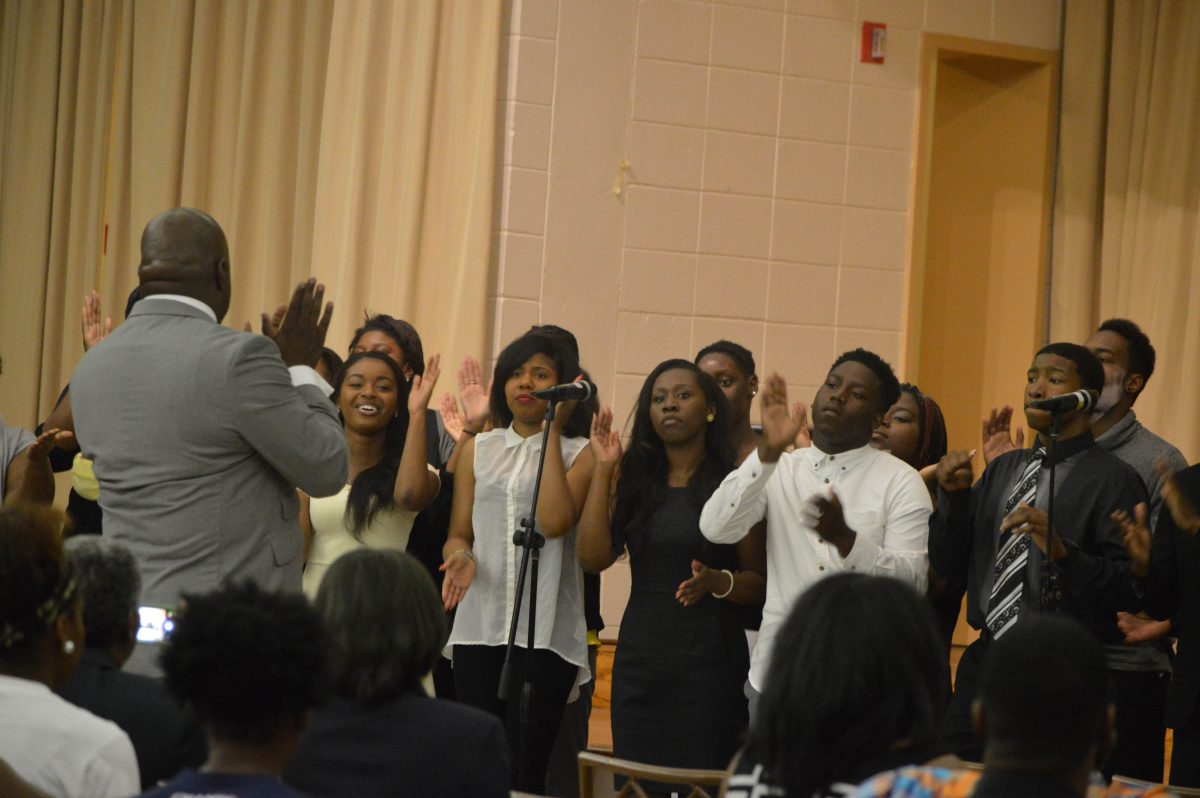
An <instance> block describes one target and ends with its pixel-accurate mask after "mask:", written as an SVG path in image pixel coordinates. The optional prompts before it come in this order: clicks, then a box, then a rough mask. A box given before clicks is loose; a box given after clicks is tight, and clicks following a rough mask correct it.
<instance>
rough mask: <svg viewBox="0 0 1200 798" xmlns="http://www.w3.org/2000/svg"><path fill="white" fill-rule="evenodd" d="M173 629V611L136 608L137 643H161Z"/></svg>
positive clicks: (156, 608) (155, 608)
mask: <svg viewBox="0 0 1200 798" xmlns="http://www.w3.org/2000/svg"><path fill="white" fill-rule="evenodd" d="M174 629H175V611H174V610H170V609H167V608H166V607H138V631H137V640H138V642H139V643H161V642H163V641H164V640H167V639H168V638H170V637H171V632H172V631H173V630H174Z"/></svg>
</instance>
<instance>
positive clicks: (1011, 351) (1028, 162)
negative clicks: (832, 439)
mask: <svg viewBox="0 0 1200 798" xmlns="http://www.w3.org/2000/svg"><path fill="white" fill-rule="evenodd" d="M921 58H922V64H921V81H922V82H921V86H920V93H919V99H918V102H919V108H918V122H917V124H918V131H917V151H916V165H915V167H916V168H915V172H914V173H915V181H914V197H913V200H914V201H913V227H912V253H911V269H910V282H909V285H908V302H907V303H906V306H907V308H908V315H907V319H906V325H905V326H906V337H905V340H906V350H905V365H906V372H907V374H908V376H909V378H910V379H912V380H914V381H915V382H916V383H917V384H918V385H920V387H921V390H922V391H925V392H927V393H929V394H930V395H931V396H933V397H934V398H935V399H936V400H937V401H938V403H939V404H940V405H941V407H942V410H943V412H944V413H945V417H946V424H947V427H948V431H949V439H950V448H951V449H966V450H970V449H975V448H978V447H979V442H980V419H981V418H983V417H984V416H985V415H986V414H987V413H988V411H989V410H990V409H991V408H993V407H1002V406H1004V405H1011V406H1013V408H1014V409H1015V412H1014V422H1013V423H1014V426H1017V425H1020V426H1024V416H1023V414H1022V412H1021V404H1022V397H1023V387H1024V375H1025V372H1026V370H1027V369H1028V368H1029V363H1030V360H1031V358H1032V356H1033V353H1034V352H1035V351H1037V349H1038V348H1040V346H1041V345H1042V344H1043V343H1044V341H1045V337H1046V318H1047V296H1048V286H1047V276H1048V253H1049V242H1050V219H1051V211H1052V201H1053V163H1054V140H1055V134H1056V123H1057V90H1058V76H1057V71H1058V53H1057V52H1055V51H1050V50H1036V49H1032V48H1026V47H1017V46H1010V45H1000V44H995V43H992V42H982V41H975V40H971V39H962V38H957V37H950V36H939V35H931V34H927V35H926V36H925V37H924V43H923V48H922V56H921ZM974 465H975V473H976V474H977V475H978V474H980V473H982V469H983V456H982V454H977V455H976V459H975V463H974ZM965 629H966V626H965V624H963V623H962V622H961V620H960V623H959V633H956V635H955V638H956V639H955V642H959V641H960V638H961V639H962V642H967V641H968V640H969V638H966V637H964V636H963V635H962V634H961V633H962V632H963V630H965ZM972 636H973V635H972Z"/></svg>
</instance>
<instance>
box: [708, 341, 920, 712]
mask: <svg viewBox="0 0 1200 798" xmlns="http://www.w3.org/2000/svg"><path fill="white" fill-rule="evenodd" d="M899 392H900V385H899V382H898V381H897V379H896V375H895V374H893V373H892V369H891V367H890V366H889V365H888V364H887V363H886V362H885V361H884V360H883V359H882V358H880V357H879V356H878V355H876V354H875V353H873V352H868V351H865V350H863V349H855V350H853V351H851V352H847V353H845V354H843V355H842V356H841V357H839V358H838V359H837V360H836V361H835V362H834V364H833V367H832V368H831V369H830V371H829V375H828V376H827V377H826V378H825V384H824V385H822V386H821V388H820V389H818V391H817V395H816V397H815V398H814V399H813V404H812V419H813V430H812V446H811V447H809V448H807V449H798V450H796V451H794V452H790V453H789V452H787V451H786V449H787V447H788V445H789V444H790V443H791V442H792V441H793V440H795V437H796V433H797V432H798V431H799V429H800V424H801V423H802V422H801V419H802V418H803V407H802V406H801V405H799V404H797V405H796V407H795V408H793V410H792V412H791V414H790V415H789V413H788V400H787V384H786V383H785V382H784V380H783V378H782V377H780V376H779V375H778V374H772V375H771V376H770V377H769V378H767V381H766V385H765V389H764V390H763V393H762V439H761V441H760V442H759V445H758V450H757V451H756V452H754V453H752V454H751V455H750V456H749V457H747V458H746V460H745V462H743V463H742V465H741V467H739V468H738V469H737V470H736V471H734V472H732V473H731V474H729V476H727V477H726V478H725V481H724V482H722V483H721V486H720V487H719V488H717V490H716V492H715V493H713V495H712V498H710V499H709V500H708V503H707V504H705V505H704V512H703V513H702V514H701V516H700V531H701V532H703V533H704V536H705V537H706V538H708V539H709V540H711V541H713V542H714V543H734V542H736V541H738V540H741V539H742V538H743V537H745V535H746V533H747V532H748V531H749V530H750V527H752V526H754V524H756V523H757V522H758V521H759V520H761V519H762V518H763V516H764V515H765V516H766V517H767V603H766V606H765V607H764V609H763V621H762V629H761V631H760V632H759V638H758V644H757V645H756V646H755V649H754V654H753V656H752V657H751V661H750V678H749V683H750V687H751V688H752V689H753V691H754V693H755V694H752V695H751V712H752V713H753V709H754V703H755V701H756V699H757V694H761V693H762V690H763V686H764V682H765V680H766V676H767V671H768V668H769V665H770V660H771V651H772V642H773V640H774V638H775V633H776V631H777V630H778V629H779V627H780V625H782V624H783V622H784V620H785V619H786V618H787V614H788V611H789V610H790V609H791V607H792V604H793V603H795V601H796V598H797V597H798V596H799V595H800V594H801V593H803V592H804V590H805V589H807V588H808V587H809V586H811V585H813V584H814V583H816V582H817V581H818V580H820V579H823V578H825V577H826V576H829V575H830V574H834V573H837V572H838V571H861V572H863V573H867V574H877V575H882V576H892V577H895V578H897V579H900V580H903V581H905V582H908V583H909V584H911V585H912V586H913V587H915V588H916V589H917V590H921V591H923V590H924V589H925V580H926V563H927V557H926V540H927V538H928V534H929V514H930V512H931V511H932V509H933V506H932V504H931V502H930V499H929V491H928V490H927V489H926V488H925V485H924V483H923V482H922V481H921V477H920V475H919V474H918V473H917V472H916V470H915V469H913V468H912V467H911V466H909V465H908V464H907V463H904V462H903V461H901V460H900V459H899V458H897V457H893V456H892V455H890V454H888V453H887V452H881V451H878V450H876V449H872V448H871V447H870V445H869V444H870V441H871V432H872V430H874V429H875V427H876V426H877V425H878V424H879V422H880V420H881V419H882V417H883V414H884V413H885V412H886V411H887V409H888V408H889V407H891V405H892V404H894V403H895V401H896V399H897V397H898V395H899Z"/></svg>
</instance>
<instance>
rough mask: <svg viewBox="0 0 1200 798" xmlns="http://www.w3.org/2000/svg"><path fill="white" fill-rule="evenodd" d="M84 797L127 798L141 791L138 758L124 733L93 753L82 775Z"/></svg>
mask: <svg viewBox="0 0 1200 798" xmlns="http://www.w3.org/2000/svg"><path fill="white" fill-rule="evenodd" d="M83 779H84V784H83V790H84V792H83V794H84V795H87V796H90V797H91V798H130V796H133V795H140V794H141V792H142V783H141V776H140V775H139V773H138V763H137V755H136V754H135V753H134V752H133V744H132V743H131V742H129V737H128V735H126V734H125V733H124V732H122V733H121V734H120V735H118V736H114V737H113V739H112V741H111V742H110V743H109V744H108V745H106V746H104V747H103V748H101V749H100V750H99V751H97V752H96V756H94V757H93V758H92V761H90V762H88V764H87V766H86V767H85V768H84V774H83Z"/></svg>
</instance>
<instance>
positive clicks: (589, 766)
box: [579, 751, 725, 798]
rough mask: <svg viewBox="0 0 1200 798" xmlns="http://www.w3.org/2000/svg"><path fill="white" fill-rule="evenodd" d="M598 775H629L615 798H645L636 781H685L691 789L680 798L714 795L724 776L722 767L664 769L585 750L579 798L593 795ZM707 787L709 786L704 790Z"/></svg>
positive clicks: (698, 797) (593, 797)
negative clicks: (630, 797) (711, 768)
mask: <svg viewBox="0 0 1200 798" xmlns="http://www.w3.org/2000/svg"><path fill="white" fill-rule="evenodd" d="M597 774H607V775H609V776H627V777H628V778H629V780H628V781H627V782H625V785H624V786H623V787H622V788H621V789H620V791H619V792H617V798H629V796H636V797H637V798H647V795H646V791H645V790H644V789H643V788H642V785H641V784H640V783H639V780H642V781H663V782H669V783H671V784H686V785H688V786H689V787H691V789H692V791H691V792H689V793H688V794H687V795H685V796H683V798H713V796H715V795H717V794H718V791H719V790H720V787H721V782H722V781H723V780H724V779H725V771H723V770H691V769H688V768H664V767H659V766H657V765H643V764H641V763H639V762H630V761H629V760H626V759H616V758H614V757H611V756H603V755H601V754H594V753H592V752H590V751H584V752H582V753H581V754H580V755H579V795H580V798H596V792H595V778H596V775H597ZM706 787H708V788H712V789H705V788H706Z"/></svg>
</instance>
